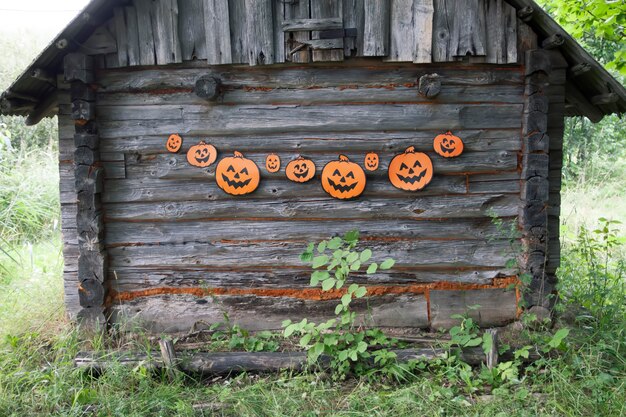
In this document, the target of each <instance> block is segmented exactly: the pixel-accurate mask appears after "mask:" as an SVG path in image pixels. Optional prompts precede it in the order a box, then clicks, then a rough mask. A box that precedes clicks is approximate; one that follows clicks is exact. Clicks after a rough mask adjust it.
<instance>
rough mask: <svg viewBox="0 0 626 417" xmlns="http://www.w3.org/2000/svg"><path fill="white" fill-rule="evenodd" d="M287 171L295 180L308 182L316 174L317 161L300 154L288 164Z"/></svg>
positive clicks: (291, 178) (288, 175) (289, 176)
mask: <svg viewBox="0 0 626 417" xmlns="http://www.w3.org/2000/svg"><path fill="white" fill-rule="evenodd" d="M285 173H286V174H287V178H289V179H290V180H291V181H293V182H307V181H309V180H311V179H312V178H313V177H314V176H315V163H314V162H313V161H311V160H310V159H305V158H303V157H302V156H299V157H297V158H296V159H294V160H293V161H291V162H289V163H288V164H287V168H285Z"/></svg>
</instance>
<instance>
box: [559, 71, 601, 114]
mask: <svg viewBox="0 0 626 417" xmlns="http://www.w3.org/2000/svg"><path fill="white" fill-rule="evenodd" d="M565 100H566V101H567V102H568V103H570V104H572V105H574V106H575V107H576V108H577V109H578V111H579V112H581V113H582V114H584V115H585V116H586V117H587V118H588V119H589V120H591V121H592V122H594V123H597V122H599V121H600V120H602V118H603V117H604V112H603V111H602V110H600V109H599V108H598V107H597V106H595V105H594V104H592V103H591V102H590V101H589V100H587V97H585V95H584V94H583V93H581V92H580V90H579V89H578V87H576V85H574V83H573V82H571V81H567V83H566V84H565Z"/></svg>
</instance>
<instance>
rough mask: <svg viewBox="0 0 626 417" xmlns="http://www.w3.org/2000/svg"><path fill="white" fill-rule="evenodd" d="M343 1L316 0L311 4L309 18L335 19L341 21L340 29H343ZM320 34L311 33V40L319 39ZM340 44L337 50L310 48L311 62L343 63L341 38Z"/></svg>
mask: <svg viewBox="0 0 626 417" xmlns="http://www.w3.org/2000/svg"><path fill="white" fill-rule="evenodd" d="M342 14H343V1H342V0H317V1H313V2H311V18H313V19H324V18H336V19H338V20H339V21H341V26H340V27H341V28H343V16H342ZM319 38H320V33H319V32H317V31H313V32H312V33H311V39H319ZM341 40H342V44H341V46H340V47H339V48H337V49H331V50H328V51H327V50H319V49H315V48H312V50H313V52H312V57H313V62H325V61H343V55H344V53H343V38H342V39H341Z"/></svg>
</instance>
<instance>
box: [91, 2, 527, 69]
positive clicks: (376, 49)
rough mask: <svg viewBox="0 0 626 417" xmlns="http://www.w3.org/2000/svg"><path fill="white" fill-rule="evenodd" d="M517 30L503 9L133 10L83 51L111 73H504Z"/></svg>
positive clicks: (303, 6) (155, 5)
mask: <svg viewBox="0 0 626 417" xmlns="http://www.w3.org/2000/svg"><path fill="white" fill-rule="evenodd" d="M518 25H519V23H518V20H517V15H516V10H515V8H514V7H513V6H511V5H509V4H508V3H507V2H506V1H505V0H294V1H284V0H132V1H129V2H128V4H127V5H126V6H119V7H116V8H115V9H114V15H113V18H112V19H111V20H110V21H109V22H108V23H107V24H105V25H103V26H102V27H100V28H99V29H98V31H97V32H96V33H95V34H94V36H93V37H92V38H90V39H89V40H88V41H87V42H86V43H85V46H84V48H83V49H84V51H86V52H87V53H91V54H93V55H98V56H100V59H101V62H102V63H103V65H106V66H107V67H108V68H116V67H126V66H137V65H165V64H171V63H181V62H184V61H190V60H194V59H198V60H206V61H207V62H208V63H209V64H241V63H245V64H249V65H252V66H255V65H268V64H275V63H283V62H299V63H303V62H323V61H342V60H343V59H344V57H385V59H386V60H387V61H389V62H414V63H431V62H454V61H458V60H461V59H463V58H466V57H467V56H470V57H472V58H473V59H475V60H477V61H480V62H487V63H493V64H506V63H518V62H520V59H521V57H520V54H519V53H518V51H517V31H518ZM344 30H346V31H347V32H346V33H344ZM344 35H345V36H344Z"/></svg>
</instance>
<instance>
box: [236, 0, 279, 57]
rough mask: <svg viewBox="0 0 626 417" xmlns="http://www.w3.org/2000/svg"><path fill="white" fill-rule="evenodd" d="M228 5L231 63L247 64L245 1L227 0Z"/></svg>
mask: <svg viewBox="0 0 626 417" xmlns="http://www.w3.org/2000/svg"><path fill="white" fill-rule="evenodd" d="M228 7H229V9H228V14H229V18H230V45H231V53H232V62H233V64H247V63H248V62H249V58H248V24H247V20H246V19H247V16H246V1H245V0H229V2H228ZM281 33H282V32H281ZM283 53H284V52H283Z"/></svg>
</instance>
